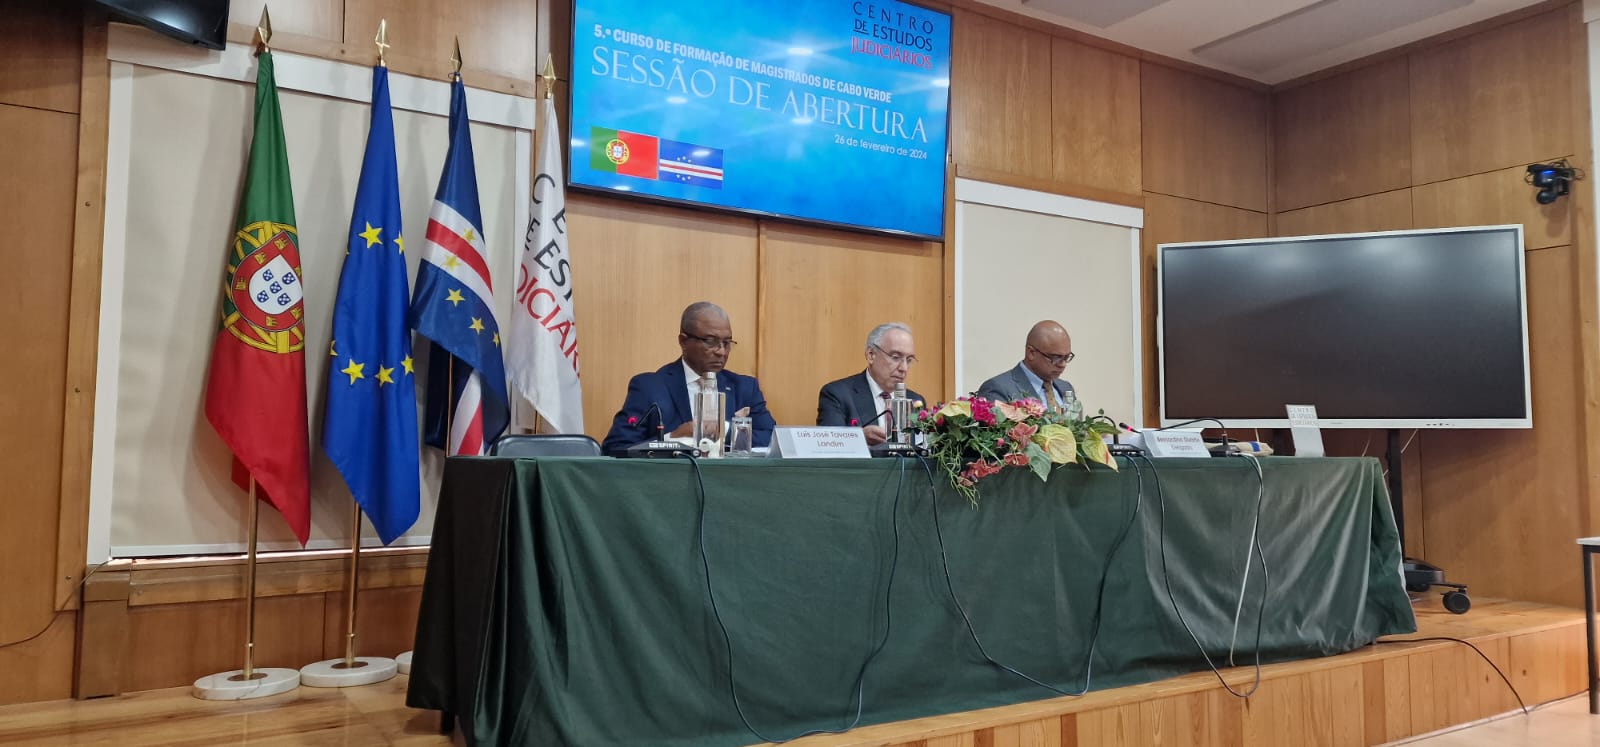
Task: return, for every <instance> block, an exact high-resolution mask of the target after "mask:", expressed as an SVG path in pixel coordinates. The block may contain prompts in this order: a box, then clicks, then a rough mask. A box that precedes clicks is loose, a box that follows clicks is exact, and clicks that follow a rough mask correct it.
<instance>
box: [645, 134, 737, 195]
mask: <svg viewBox="0 0 1600 747" xmlns="http://www.w3.org/2000/svg"><path fill="white" fill-rule="evenodd" d="M660 153H661V165H660V168H659V171H660V176H659V177H657V178H658V179H660V180H661V181H664V182H676V183H678V184H687V185H689V186H691V187H710V188H712V189H722V149H721V148H707V147H706V146H704V145H695V144H693V143H680V142H678V141H676V140H662V141H661V144H660Z"/></svg>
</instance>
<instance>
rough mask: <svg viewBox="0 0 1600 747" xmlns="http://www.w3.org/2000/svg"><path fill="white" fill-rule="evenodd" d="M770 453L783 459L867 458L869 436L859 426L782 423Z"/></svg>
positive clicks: (771, 455) (773, 440)
mask: <svg viewBox="0 0 1600 747" xmlns="http://www.w3.org/2000/svg"><path fill="white" fill-rule="evenodd" d="M767 456H770V457H780V458H783V459H868V458H870V457H871V456H872V454H871V453H869V452H868V451H867V436H866V434H865V433H863V432H862V431H861V429H860V428H823V427H819V426H779V427H778V429H777V430H776V431H774V432H773V434H772V450H771V451H768V452H767Z"/></svg>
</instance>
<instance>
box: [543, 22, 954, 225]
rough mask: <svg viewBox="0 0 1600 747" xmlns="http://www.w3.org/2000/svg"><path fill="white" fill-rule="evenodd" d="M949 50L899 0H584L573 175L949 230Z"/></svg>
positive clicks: (821, 215) (634, 188) (653, 192)
mask: <svg viewBox="0 0 1600 747" xmlns="http://www.w3.org/2000/svg"><path fill="white" fill-rule="evenodd" d="M949 48H950V17H949V16H947V15H945V14H942V13H939V12H936V11H932V10H928V9H926V8H921V7H918V6H915V5H910V4H907V3H899V2H892V1H886V0H872V1H871V2H869V1H867V0H789V1H788V2H748V1H747V0H703V1H701V2H661V0H578V2H577V5H576V8H575V10H574V32H573V60H574V63H573V70H572V113H571V120H570V126H571V133H572V161H571V169H570V171H571V176H570V179H571V181H572V183H573V184H574V185H579V186H589V187H596V188H601V189H611V190H619V191H625V192H635V193H638V194H643V195H650V196H654V197H660V198H666V199H672V200H683V201H689V202H697V203H705V204H709V205H715V206H720V207H725V208H731V209H735V210H747V211H756V212H761V213H769V214H774V215H782V216H788V217H793V218H801V219H807V220H816V221H824V222H828V223H837V224H845V225H852V226H861V227H866V228H872V229H879V230H885V231H897V232H903V233H908V234H914V235H918V236H930V237H936V236H941V235H942V234H943V232H944V177H945V163H944V153H945V138H946V134H947V127H948V116H947V112H948V107H949V88H950V54H949Z"/></svg>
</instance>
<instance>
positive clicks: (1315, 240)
mask: <svg viewBox="0 0 1600 747" xmlns="http://www.w3.org/2000/svg"><path fill="white" fill-rule="evenodd" d="M1158 251H1159V259H1158V262H1159V267H1158V268H1157V274H1158V275H1159V291H1160V301H1159V304H1160V309H1159V311H1158V315H1159V318H1158V321H1157V324H1156V327H1157V331H1158V333H1159V335H1160V341H1159V343H1158V344H1159V346H1160V356H1161V419H1162V422H1163V424H1166V425H1172V424H1175V423H1178V422H1182V421H1185V420H1190V419H1193V418H1217V419H1218V420H1221V421H1223V422H1225V423H1227V424H1228V425H1229V426H1230V427H1231V426H1236V425H1237V426H1244V427H1261V428H1266V427H1286V426H1287V425H1288V420H1287V415H1286V413H1285V411H1284V405H1288V404H1307V405H1315V406H1316V408H1317V415H1318V417H1319V418H1320V419H1321V424H1322V425H1323V426H1324V427H1333V428H1339V427H1344V428H1531V427H1532V426H1533V408H1532V402H1533V400H1532V392H1531V386H1530V381H1529V375H1528V370H1529V369H1528V311H1527V308H1528V306H1527V294H1526V285H1525V282H1524V277H1523V248H1522V226H1478V227H1468V228H1451V229H1441V230H1429V231H1391V232H1383V233H1359V234H1342V235H1334V236H1301V237H1294V238H1277V239H1253V240H1245V241H1216V242H1201V243H1185V244H1162V245H1161V246H1160V247H1159V250H1158Z"/></svg>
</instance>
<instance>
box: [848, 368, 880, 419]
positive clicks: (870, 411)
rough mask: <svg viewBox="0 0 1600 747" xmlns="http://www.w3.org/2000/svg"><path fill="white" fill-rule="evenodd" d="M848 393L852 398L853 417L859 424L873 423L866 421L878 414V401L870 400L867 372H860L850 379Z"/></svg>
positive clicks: (870, 392) (870, 391) (870, 393)
mask: <svg viewBox="0 0 1600 747" xmlns="http://www.w3.org/2000/svg"><path fill="white" fill-rule="evenodd" d="M850 394H851V397H852V399H853V400H854V401H853V402H851V404H852V405H853V406H854V407H855V408H856V412H855V417H856V420H857V421H859V422H860V424H861V425H864V426H865V425H873V423H869V422H867V421H868V420H869V419H870V418H872V417H873V416H875V415H877V414H878V410H879V409H880V408H879V407H878V403H876V402H873V401H872V386H871V385H870V384H868V383H867V374H866V373H865V372H862V373H860V374H857V375H856V377H855V378H853V379H851V380H850Z"/></svg>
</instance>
